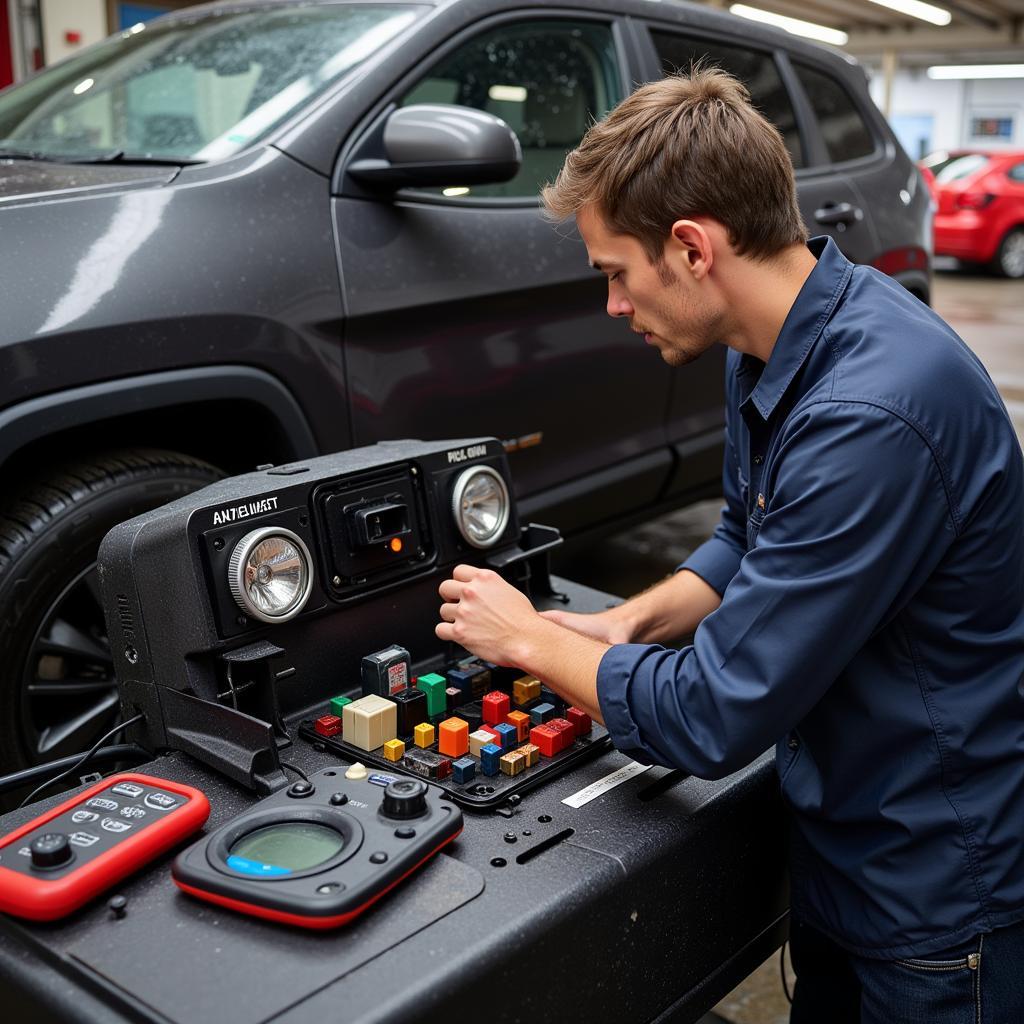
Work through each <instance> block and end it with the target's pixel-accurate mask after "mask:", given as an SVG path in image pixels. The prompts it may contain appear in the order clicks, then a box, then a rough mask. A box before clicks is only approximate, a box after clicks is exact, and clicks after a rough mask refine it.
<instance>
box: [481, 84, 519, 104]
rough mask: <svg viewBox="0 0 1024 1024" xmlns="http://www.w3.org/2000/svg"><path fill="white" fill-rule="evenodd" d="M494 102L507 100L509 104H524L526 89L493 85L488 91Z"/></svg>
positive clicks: (515, 86)
mask: <svg viewBox="0 0 1024 1024" xmlns="http://www.w3.org/2000/svg"><path fill="white" fill-rule="evenodd" d="M487 95H488V96H490V98H491V99H492V100H507V101H508V102H509V103H524V102H525V101H526V89H525V88H523V86H521V85H492V86H491V87H490V89H488V90H487Z"/></svg>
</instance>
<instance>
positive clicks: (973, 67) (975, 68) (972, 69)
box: [928, 64, 1024, 78]
mask: <svg viewBox="0 0 1024 1024" xmlns="http://www.w3.org/2000/svg"><path fill="white" fill-rule="evenodd" d="M928 77H929V78H1024V64H936V65H934V66H933V67H930V68H929V69H928Z"/></svg>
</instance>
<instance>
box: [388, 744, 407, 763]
mask: <svg viewBox="0 0 1024 1024" xmlns="http://www.w3.org/2000/svg"><path fill="white" fill-rule="evenodd" d="M404 756H405V744H404V743H403V742H402V741H401V740H388V741H387V743H385V744H384V759H385V760H387V761H401V760H402V758H403V757H404Z"/></svg>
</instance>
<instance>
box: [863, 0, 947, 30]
mask: <svg viewBox="0 0 1024 1024" xmlns="http://www.w3.org/2000/svg"><path fill="white" fill-rule="evenodd" d="M871 2H872V3H873V4H878V6H879V7H888V8H889V10H890V11H899V13H900V14H909V15H910V16H911V17H912V18H920V19H921V20H922V21H927V22H930V23H931V24H932V25H948V24H949V23H950V22H951V21H952V20H953V15H952V14H950V13H949V11H947V10H945V9H944V8H942V7H936V6H935V5H934V4H926V3H922V0H871Z"/></svg>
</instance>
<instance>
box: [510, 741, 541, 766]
mask: <svg viewBox="0 0 1024 1024" xmlns="http://www.w3.org/2000/svg"><path fill="white" fill-rule="evenodd" d="M516 753H518V754H522V755H523V757H525V758H526V767H527V768H532V767H533V766H534V765H535V764H536V763H537V762H538V761H539V760H540V751H539V750H538V749H537V748H536V747H535V746H534V745H533V744H532V743H524V744H523V745H522V746H521V747H518V748H517V749H516Z"/></svg>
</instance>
